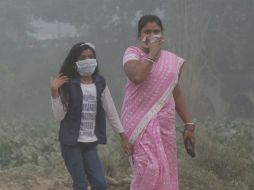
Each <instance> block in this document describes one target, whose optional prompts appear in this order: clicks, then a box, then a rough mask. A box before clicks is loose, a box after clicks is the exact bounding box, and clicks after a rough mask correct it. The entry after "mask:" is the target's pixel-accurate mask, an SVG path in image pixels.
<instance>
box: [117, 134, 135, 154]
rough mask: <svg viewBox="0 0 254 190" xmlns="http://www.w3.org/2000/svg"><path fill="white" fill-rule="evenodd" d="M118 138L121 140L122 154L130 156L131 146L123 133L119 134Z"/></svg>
mask: <svg viewBox="0 0 254 190" xmlns="http://www.w3.org/2000/svg"><path fill="white" fill-rule="evenodd" d="M120 136H121V139H122V148H123V150H124V152H125V153H126V154H127V155H132V153H133V145H132V144H131V143H129V139H128V137H127V136H126V135H125V134H124V133H121V134H120Z"/></svg>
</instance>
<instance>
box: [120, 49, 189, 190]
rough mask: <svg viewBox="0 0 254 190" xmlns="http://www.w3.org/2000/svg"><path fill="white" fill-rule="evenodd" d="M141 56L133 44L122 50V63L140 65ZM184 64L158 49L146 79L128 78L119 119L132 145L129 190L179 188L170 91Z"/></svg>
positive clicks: (178, 58) (141, 61)
mask: <svg viewBox="0 0 254 190" xmlns="http://www.w3.org/2000/svg"><path fill="white" fill-rule="evenodd" d="M144 57H145V53H144V52H143V51H142V50H141V49H140V48H138V47H134V46H132V47H129V48H128V49H127V50H126V51H125V54H124V58H123V62H124V63H126V62H127V61H128V60H139V61H140V64H142V63H143V61H144ZM183 63H184V60H183V59H182V58H180V57H177V56H176V55H175V54H173V53H171V52H169V51H161V54H160V57H159V59H158V61H157V62H156V63H154V64H153V66H152V69H151V72H150V74H149V76H148V77H147V78H146V79H145V81H143V82H142V83H141V84H139V85H135V84H134V83H132V82H131V81H130V80H128V81H127V84H126V86H125V97H124V101H123V107H122V112H121V119H122V124H123V127H124V129H125V132H126V134H127V136H128V137H129V141H130V142H131V143H132V144H133V145H134V153H133V155H132V156H131V159H130V161H131V164H132V167H133V174H134V175H133V179H132V183H131V190H178V189H179V187H178V166H177V165H178V164H177V151H176V132H175V102H174V98H173V96H172V92H173V89H174V87H175V85H176V84H177V83H178V80H179V78H180V74H181V70H182V66H183ZM130 64H131V63H130Z"/></svg>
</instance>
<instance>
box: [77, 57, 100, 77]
mask: <svg viewBox="0 0 254 190" xmlns="http://www.w3.org/2000/svg"><path fill="white" fill-rule="evenodd" d="M76 65H77V71H78V72H79V74H80V76H91V75H92V74H93V73H94V71H95V69H96V67H97V61H96V59H85V60H80V61H77V62H76Z"/></svg>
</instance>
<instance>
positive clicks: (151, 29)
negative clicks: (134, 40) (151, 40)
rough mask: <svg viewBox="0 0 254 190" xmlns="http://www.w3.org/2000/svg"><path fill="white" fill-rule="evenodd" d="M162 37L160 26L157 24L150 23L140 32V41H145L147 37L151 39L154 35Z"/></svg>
mask: <svg viewBox="0 0 254 190" xmlns="http://www.w3.org/2000/svg"><path fill="white" fill-rule="evenodd" d="M158 34H161V35H162V31H161V28H160V26H159V25H158V24H157V23H156V22H148V23H147V24H146V25H145V26H144V27H143V28H142V29H141V32H140V36H139V40H141V41H142V40H143V39H144V38H145V37H146V38H147V37H150V36H152V35H158Z"/></svg>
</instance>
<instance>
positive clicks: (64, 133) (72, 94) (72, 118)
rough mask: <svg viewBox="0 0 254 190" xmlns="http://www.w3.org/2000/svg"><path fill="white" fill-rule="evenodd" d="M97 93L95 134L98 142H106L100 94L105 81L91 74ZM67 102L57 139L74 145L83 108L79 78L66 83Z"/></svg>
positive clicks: (62, 142) (104, 118) (104, 120)
mask: <svg viewBox="0 0 254 190" xmlns="http://www.w3.org/2000/svg"><path fill="white" fill-rule="evenodd" d="M93 81H94V83H95V86H96V94H97V113H96V122H95V123H96V124H95V135H96V137H97V139H98V143H99V144H106V143H107V138H106V117H105V112H104V109H103V107H102V102H101V95H102V92H103V91H104V89H105V86H106V82H105V80H104V78H103V77H102V76H99V75H95V76H93ZM68 90H69V92H68V93H69V102H68V108H67V113H66V115H65V117H64V119H63V120H62V121H61V124H60V130H59V141H60V143H61V144H66V145H75V144H76V143H77V140H78V136H79V130H80V125H81V114H82V108H83V93H82V90H81V87H80V79H79V78H75V79H73V80H71V81H70V82H69V83H68Z"/></svg>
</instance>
